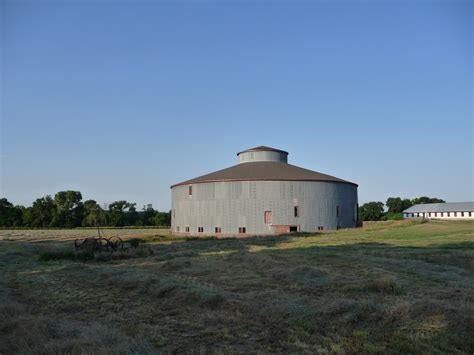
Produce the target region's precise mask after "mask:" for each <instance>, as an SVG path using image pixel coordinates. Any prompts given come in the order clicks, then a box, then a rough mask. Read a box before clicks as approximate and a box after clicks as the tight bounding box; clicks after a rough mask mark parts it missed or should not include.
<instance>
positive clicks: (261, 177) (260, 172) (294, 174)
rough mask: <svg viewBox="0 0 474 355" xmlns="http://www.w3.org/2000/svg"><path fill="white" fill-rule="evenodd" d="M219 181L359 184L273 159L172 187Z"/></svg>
mask: <svg viewBox="0 0 474 355" xmlns="http://www.w3.org/2000/svg"><path fill="white" fill-rule="evenodd" d="M219 181H327V182H339V183H349V184H352V185H355V186H357V184H355V183H353V182H350V181H346V180H342V179H339V178H337V177H334V176H331V175H326V174H322V173H318V172H316V171H312V170H308V169H304V168H300V167H298V166H295V165H291V164H286V163H280V162H273V161H256V162H249V163H245V164H237V165H234V166H231V167H230V168H226V169H222V170H219V171H216V172H213V173H210V174H207V175H203V176H199V177H197V178H195V179H191V180H187V181H183V182H181V183H179V184H175V185H173V186H171V187H172V188H173V187H175V186H179V185H189V184H200V183H206V182H219Z"/></svg>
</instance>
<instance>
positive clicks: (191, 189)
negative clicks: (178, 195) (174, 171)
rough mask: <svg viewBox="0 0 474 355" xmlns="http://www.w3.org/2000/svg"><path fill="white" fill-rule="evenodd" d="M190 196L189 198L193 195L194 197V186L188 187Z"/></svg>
mask: <svg viewBox="0 0 474 355" xmlns="http://www.w3.org/2000/svg"><path fill="white" fill-rule="evenodd" d="M188 195H189V196H192V195H193V187H192V186H189V187H188Z"/></svg>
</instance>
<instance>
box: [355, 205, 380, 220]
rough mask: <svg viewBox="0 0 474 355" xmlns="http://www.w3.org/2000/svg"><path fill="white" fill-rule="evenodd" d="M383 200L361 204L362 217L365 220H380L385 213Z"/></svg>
mask: <svg viewBox="0 0 474 355" xmlns="http://www.w3.org/2000/svg"><path fill="white" fill-rule="evenodd" d="M383 210H384V204H383V203H382V202H367V203H365V204H363V205H362V206H360V210H359V213H360V217H361V219H362V220H363V221H380V219H381V218H382V216H383V215H384V211H383Z"/></svg>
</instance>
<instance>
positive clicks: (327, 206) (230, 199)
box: [171, 147, 357, 236]
mask: <svg viewBox="0 0 474 355" xmlns="http://www.w3.org/2000/svg"><path fill="white" fill-rule="evenodd" d="M251 153H253V154H252V155H250V154H251ZM287 154H288V153H286V152H284V151H280V150H276V149H273V148H268V147H257V148H254V149H251V150H248V151H244V152H241V153H239V154H238V156H239V160H240V162H241V163H240V164H238V166H234V167H231V168H228V169H224V170H221V171H219V172H216V173H211V174H208V175H205V176H203V177H200V178H196V179H193V180H189V181H188V182H183V183H180V184H177V185H174V186H172V189H171V190H172V223H171V224H172V230H173V232H174V233H184V234H189V235H210V234H216V233H215V232H216V228H220V233H218V234H219V235H223V236H226V235H239V234H242V233H239V229H240V228H245V234H246V235H269V234H279V233H285V232H288V231H289V227H290V226H291V227H293V228H295V229H296V230H298V231H302V232H314V231H317V230H319V228H321V227H322V228H324V229H336V228H352V227H355V226H356V225H357V220H356V218H357V213H356V210H357V209H356V206H357V185H356V184H354V183H351V182H348V181H344V180H341V179H338V178H335V177H332V176H329V175H324V174H320V173H316V172H312V171H310V170H306V169H302V168H298V167H295V166H291V165H289V164H287V163H286V156H287ZM242 156H246V159H244V160H243V161H242ZM252 159H255V160H252ZM261 159H263V160H261ZM249 160H250V162H249ZM298 179H301V180H298ZM190 187H191V189H190ZM190 190H191V191H190ZM190 192H192V194H190ZM295 206H297V209H295ZM266 212H271V218H272V222H271V224H266V223H265V213H266ZM295 214H297V216H295ZM178 227H179V230H178ZM201 228H202V232H200V230H201ZM188 230H189V231H188ZM218 231H219V230H218ZM242 231H243V230H242V229H240V232H242Z"/></svg>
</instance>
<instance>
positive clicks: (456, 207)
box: [403, 202, 474, 213]
mask: <svg viewBox="0 0 474 355" xmlns="http://www.w3.org/2000/svg"><path fill="white" fill-rule="evenodd" d="M469 211H471V212H474V202H446V203H425V204H419V205H415V206H412V207H410V208H408V209H406V210H405V211H403V212H404V213H418V212H469Z"/></svg>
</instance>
